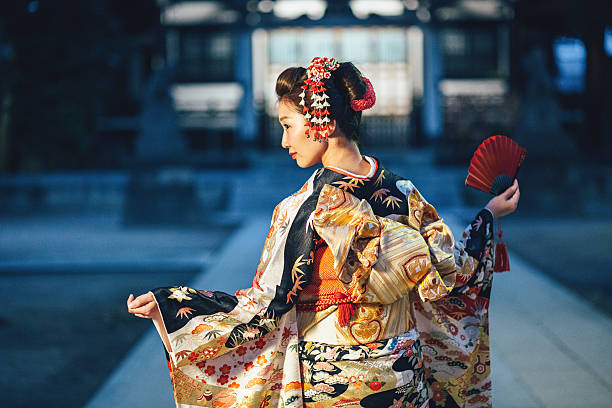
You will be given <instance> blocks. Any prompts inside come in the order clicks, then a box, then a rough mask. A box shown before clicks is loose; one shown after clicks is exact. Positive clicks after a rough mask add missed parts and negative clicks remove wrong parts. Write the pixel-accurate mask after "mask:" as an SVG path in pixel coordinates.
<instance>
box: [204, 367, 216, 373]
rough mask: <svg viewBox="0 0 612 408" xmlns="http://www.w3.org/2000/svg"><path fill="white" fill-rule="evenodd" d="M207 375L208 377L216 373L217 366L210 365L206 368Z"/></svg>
mask: <svg viewBox="0 0 612 408" xmlns="http://www.w3.org/2000/svg"><path fill="white" fill-rule="evenodd" d="M204 372H205V373H206V375H208V376H211V375H213V374H214V373H215V366H211V365H209V366H208V367H206V371H204Z"/></svg>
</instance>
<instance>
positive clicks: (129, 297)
mask: <svg viewBox="0 0 612 408" xmlns="http://www.w3.org/2000/svg"><path fill="white" fill-rule="evenodd" d="M132 300H134V295H133V294H131V293H130V296H128V298H127V302H126V303H127V307H128V309H129V308H130V303H132Z"/></svg>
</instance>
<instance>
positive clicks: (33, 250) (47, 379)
mask: <svg viewBox="0 0 612 408" xmlns="http://www.w3.org/2000/svg"><path fill="white" fill-rule="evenodd" d="M0 223H1V224H2V228H0V298H1V299H2V300H3V306H2V309H1V310H0V353H1V355H2V362H3V364H2V365H0V406H3V407H11V408H17V407H40V406H44V407H80V406H83V404H84V403H86V401H87V400H88V399H89V398H91V395H92V394H93V393H94V392H95V391H96V390H97V389H98V388H99V387H100V386H101V385H102V383H103V382H104V380H105V378H106V377H107V376H108V375H110V374H111V373H112V371H113V370H114V368H115V366H116V365H117V364H119V362H120V361H121V360H122V359H123V357H124V356H125V354H126V353H127V352H128V351H129V349H130V348H131V347H132V346H133V344H134V343H135V342H136V341H137V340H138V339H139V338H140V337H141V336H142V335H143V334H144V333H145V332H146V330H147V329H148V328H149V323H148V322H146V321H144V320H142V319H138V318H134V317H132V316H130V315H129V314H128V313H126V311H125V299H126V297H127V295H128V294H129V293H130V292H133V293H143V292H146V291H147V290H149V289H151V288H154V287H159V286H167V285H173V284H175V283H176V282H189V281H191V279H193V277H194V276H195V275H197V274H198V273H199V272H200V271H201V270H202V269H203V268H205V267H206V265H207V264H208V262H209V261H210V259H211V256H212V255H211V254H213V253H214V251H215V250H216V249H217V248H218V247H219V246H220V245H221V244H222V243H223V242H224V240H225V239H226V237H227V236H228V235H229V234H230V233H231V229H230V228H228V227H209V228H207V229H206V230H201V229H180V228H160V227H156V228H131V229H124V228H122V227H121V226H120V225H119V220H118V217H116V216H114V215H110V214H107V215H74V214H73V215H70V216H66V215H64V216H58V215H55V216H45V217H40V216H39V217H27V218H20V219H17V218H11V219H3V220H2V221H1V222H0Z"/></svg>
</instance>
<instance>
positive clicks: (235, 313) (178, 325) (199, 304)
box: [152, 204, 284, 367]
mask: <svg viewBox="0 0 612 408" xmlns="http://www.w3.org/2000/svg"><path fill="white" fill-rule="evenodd" d="M281 215H282V207H281V205H280V204H279V206H277V207H276V208H275V210H274V213H273V216H272V222H271V225H270V230H269V233H268V236H267V238H266V241H265V244H264V249H263V251H262V255H261V258H260V262H259V266H258V268H257V272H256V273H255V278H254V280H253V285H252V287H251V288H248V289H241V290H238V291H237V292H236V294H235V295H231V294H227V293H224V292H220V291H208V290H195V289H193V288H190V287H186V286H178V287H162V288H157V289H154V290H153V291H152V292H153V295H154V296H155V300H156V302H157V304H158V306H159V309H160V311H161V314H162V319H163V326H164V327H157V329H158V331H160V335H161V336H162V338H164V333H163V332H162V330H164V331H165V332H166V333H165V334H166V335H167V338H168V340H169V341H170V347H171V349H172V350H168V351H169V355H170V356H171V357H172V359H173V363H174V365H175V366H177V367H181V366H183V365H186V364H197V363H198V362H200V361H204V360H209V359H211V358H214V357H217V356H220V355H222V354H224V353H226V352H227V351H229V350H231V349H233V348H235V347H236V346H238V345H240V344H242V343H244V342H246V341H250V340H255V339H257V338H259V337H261V336H262V335H263V334H265V333H267V332H269V331H271V330H273V329H275V328H276V326H277V323H278V319H276V318H274V317H273V316H269V315H268V313H267V311H268V306H269V305H270V303H271V302H272V300H273V298H274V295H275V288H274V284H273V283H272V281H273V280H274V278H275V276H266V275H265V274H264V273H263V271H264V270H266V268H267V266H268V265H269V263H270V262H271V259H270V258H272V257H273V251H274V246H275V244H276V239H277V238H278V229H279V227H280V226H281V225H282V223H284V220H282V219H280V220H279V218H280V216H281ZM268 271H269V274H268V275H274V274H275V273H274V272H275V271H276V272H278V269H276V270H274V269H273V268H270V269H268ZM228 273H231V271H228ZM276 279H277V280H278V276H276ZM187 351H189V352H187Z"/></svg>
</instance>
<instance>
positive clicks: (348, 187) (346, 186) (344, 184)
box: [332, 181, 357, 192]
mask: <svg viewBox="0 0 612 408" xmlns="http://www.w3.org/2000/svg"><path fill="white" fill-rule="evenodd" d="M332 184H337V185H338V188H341V189H343V190H344V191H350V192H354V190H353V189H354V188H355V187H357V186H356V185H354V184H352V183H351V182H350V181H336V182H334V183H332Z"/></svg>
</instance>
